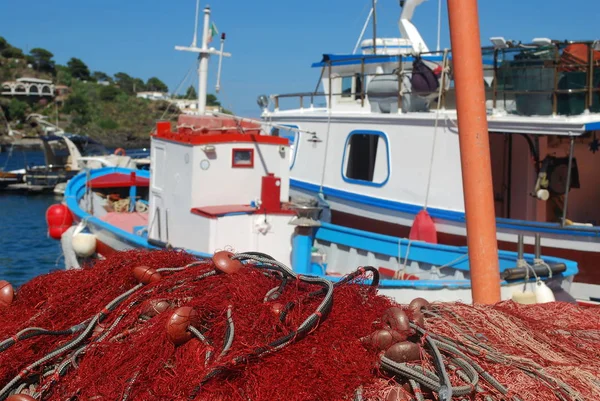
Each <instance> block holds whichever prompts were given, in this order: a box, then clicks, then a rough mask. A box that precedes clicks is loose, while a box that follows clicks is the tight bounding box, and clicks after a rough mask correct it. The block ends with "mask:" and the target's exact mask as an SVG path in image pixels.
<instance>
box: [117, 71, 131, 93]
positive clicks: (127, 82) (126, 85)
mask: <svg viewBox="0 0 600 401" xmlns="http://www.w3.org/2000/svg"><path fill="white" fill-rule="evenodd" d="M115 82H116V83H117V85H119V88H121V89H122V90H123V92H125V93H129V94H130V95H131V94H133V78H132V77H130V76H129V75H128V74H126V73H124V72H117V73H116V74H115Z"/></svg>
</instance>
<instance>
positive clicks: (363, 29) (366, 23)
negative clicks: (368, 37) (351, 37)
mask: <svg viewBox="0 0 600 401" xmlns="http://www.w3.org/2000/svg"><path fill="white" fill-rule="evenodd" d="M375 3H377V0H375ZM374 10H375V8H374V7H371V11H369V15H367V20H366V21H365V24H364V25H363V28H362V31H360V36H359V37H358V40H357V41H356V45H355V46H354V50H353V51H352V54H355V53H356V51H357V50H358V46H360V41H361V40H362V38H363V36H364V35H365V31H366V30H367V26H368V25H369V21H370V20H371V16H372V15H373V12H374Z"/></svg>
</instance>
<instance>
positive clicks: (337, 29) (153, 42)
mask: <svg viewBox="0 0 600 401" xmlns="http://www.w3.org/2000/svg"><path fill="white" fill-rule="evenodd" d="M371 1H372V0H279V1H276V0H254V1H247V0H212V1H210V2H208V3H207V2H206V1H203V0H202V1H201V2H200V4H201V8H203V7H204V6H206V5H207V4H209V5H210V7H211V10H212V15H211V17H212V21H213V22H214V23H215V24H216V26H217V28H218V30H219V32H225V33H226V34H227V40H226V42H225V51H228V52H231V53H232V57H231V58H226V59H224V60H223V70H222V80H221V87H222V90H221V92H220V93H219V94H217V96H218V98H219V99H220V100H221V102H222V104H223V106H224V107H226V108H228V109H230V110H233V111H234V112H235V113H236V114H239V115H245V116H254V117H256V116H258V115H259V113H260V110H259V108H258V106H257V105H256V98H257V96H258V95H260V94H266V95H270V94H282V93H293V92H310V91H312V90H314V89H315V86H316V84H317V80H318V78H319V74H320V71H319V70H318V69H313V68H311V67H310V65H311V64H312V63H313V62H315V61H318V60H319V59H320V58H321V55H322V54H323V53H338V54H346V53H351V52H352V50H353V48H354V45H355V43H356V41H357V39H358V36H359V34H360V31H361V29H362V26H363V24H364V22H365V19H366V17H367V15H368V13H369V10H370V7H371ZM597 2H598V0H570V1H564V0H563V1H559V0H479V18H480V31H481V40H482V45H488V44H490V42H489V38H490V37H493V36H503V37H505V38H506V39H514V40H521V41H523V42H527V41H531V39H533V38H534V37H548V38H552V39H571V40H584V39H600V29H599V28H598V25H597V19H598V16H599V15H600V14H599V12H598V7H597V4H596V3H597ZM27 4H28V7H27V9H24V8H23V0H0V21H2V23H1V24H0V36H3V37H5V38H6V39H7V40H8V42H9V43H11V44H12V45H14V46H16V47H20V48H22V49H23V50H24V51H27V50H28V49H32V48H34V47H42V48H45V49H47V50H49V51H51V52H52V53H54V55H55V57H54V58H55V60H56V61H57V62H58V63H60V64H66V62H67V61H68V60H69V59H70V58H71V57H77V58H80V59H82V60H83V61H84V62H85V63H86V64H87V65H88V66H89V68H90V70H91V71H102V72H105V73H107V74H110V75H113V74H115V73H117V72H126V73H128V74H129V75H131V76H135V77H140V78H142V79H144V80H147V79H148V78H150V77H152V76H156V77H158V78H160V79H161V80H163V81H164V82H165V83H166V84H167V85H168V86H169V89H170V91H174V90H175V89H177V87H178V86H179V85H180V83H181V82H182V80H184V78H185V77H186V75H190V76H196V73H195V68H196V55H194V54H192V53H187V52H180V51H176V50H175V49H174V47H175V46H176V45H183V46H188V45H190V44H191V42H192V37H193V32H194V13H195V7H196V0H53V1H46V0H32V1H29V2H28V3H27ZM442 8H443V11H442V35H441V36H442V40H441V46H442V48H444V47H449V45H450V39H449V33H448V16H447V10H446V1H445V0H442ZM437 10H438V0H427V1H425V2H424V3H423V4H422V5H421V6H419V7H418V8H417V10H416V13H415V17H414V19H413V22H414V23H415V25H416V26H417V28H418V29H419V31H420V32H421V35H422V36H423V38H424V39H425V41H426V42H427V44H428V46H429V47H430V48H431V49H434V48H435V47H436V42H437ZM399 15H400V7H399V4H398V0H379V1H378V5H377V37H398V36H399V31H398V25H397V22H398V17H399ZM200 25H201V23H200ZM371 37H372V27H371V26H369V28H368V29H367V33H366V34H365V38H371ZM211 45H212V46H215V47H218V46H219V41H218V38H215V40H213V42H212V43H211ZM217 62H218V60H217V58H216V57H213V58H212V59H211V62H210V70H209V88H208V90H209V93H214V88H215V83H216V73H217ZM190 69H192V72H191V73H189V71H190ZM196 82H197V81H195V82H192V81H190V80H189V79H188V80H187V82H186V85H184V86H185V87H187V86H189V84H190V83H194V84H195V85H197V83H196ZM183 90H185V88H184V89H183Z"/></svg>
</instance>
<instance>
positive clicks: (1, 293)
mask: <svg viewBox="0 0 600 401" xmlns="http://www.w3.org/2000/svg"><path fill="white" fill-rule="evenodd" d="M14 297H15V290H14V289H13V286H12V285H11V284H10V283H9V282H8V281H5V280H0V306H9V305H10V304H12V301H13V298H14Z"/></svg>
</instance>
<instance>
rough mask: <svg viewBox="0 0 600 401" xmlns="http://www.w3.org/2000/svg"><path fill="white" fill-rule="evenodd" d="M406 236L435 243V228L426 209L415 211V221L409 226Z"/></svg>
mask: <svg viewBox="0 0 600 401" xmlns="http://www.w3.org/2000/svg"><path fill="white" fill-rule="evenodd" d="M408 238H409V239H410V240H412V241H425V242H428V243H430V244H437V243H438V240H437V229H436V228H435V223H434V222H433V219H432V218H431V216H430V215H429V213H427V210H421V211H420V212H419V213H417V216H416V217H415V221H413V225H412V227H411V228H410V233H409V234H408Z"/></svg>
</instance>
